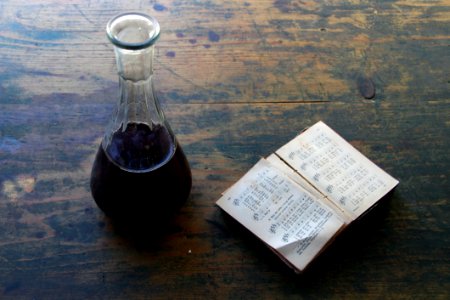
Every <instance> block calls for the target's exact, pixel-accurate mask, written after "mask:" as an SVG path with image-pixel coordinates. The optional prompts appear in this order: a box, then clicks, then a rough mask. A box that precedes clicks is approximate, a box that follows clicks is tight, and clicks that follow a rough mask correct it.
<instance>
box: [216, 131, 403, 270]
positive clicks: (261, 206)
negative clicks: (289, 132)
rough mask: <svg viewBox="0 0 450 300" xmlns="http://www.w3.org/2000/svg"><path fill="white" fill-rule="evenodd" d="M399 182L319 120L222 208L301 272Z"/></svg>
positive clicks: (257, 169)
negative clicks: (337, 236)
mask: <svg viewBox="0 0 450 300" xmlns="http://www.w3.org/2000/svg"><path fill="white" fill-rule="evenodd" d="M397 184H398V181H397V180H395V179H394V178H393V177H391V176H390V175H389V174H387V173H386V172H384V171H383V170H382V169H380V168H379V167H377V166H376V165H375V164H374V163H373V162H371V161H370V160H369V159H367V158H366V157H365V156H364V155H362V154H361V153H360V152H358V150H356V149H355V148H353V146H351V145H350V144H349V143H348V142H347V141H345V140H344V139H343V138H342V137H340V136H339V135H338V134H337V133H336V132H334V131H333V130H332V129H331V128H330V127H328V126H327V125H325V123H323V122H318V123H316V124H315V125H313V126H312V127H310V128H308V129H306V130H305V131H303V132H302V133H301V134H299V135H298V136H297V137H295V138H294V139H293V140H291V141H290V142H288V143H287V144H285V145H284V146H282V147H281V148H280V149H278V150H277V151H276V152H275V153H274V154H271V155H270V156H269V157H267V158H265V159H264V158H263V159H261V160H260V161H259V162H258V163H257V164H256V165H254V166H253V167H252V168H251V169H250V170H249V171H248V172H247V173H246V174H245V175H244V176H243V177H242V178H241V179H240V180H239V181H237V182H236V183H235V184H234V185H233V186H232V187H230V188H229V189H228V190H226V191H225V192H224V193H223V195H222V197H221V198H220V199H219V200H218V201H217V204H218V205H219V206H220V207H221V208H222V209H223V210H224V211H226V212H227V213H228V214H229V215H231V216H232V217H233V218H235V219H236V220H237V221H239V222H240V223H241V224H242V225H244V226H245V227H247V228H248V229H249V230H250V231H251V232H253V233H254V234H255V235H256V236H257V237H258V238H260V239H261V240H262V241H263V242H264V243H266V244H267V245H268V246H269V247H270V248H271V249H272V250H274V251H275V253H276V254H278V255H279V256H280V258H282V259H283V260H284V261H285V262H286V263H288V264H289V265H290V266H291V267H293V268H294V269H295V270H296V271H302V270H303V269H305V267H306V266H307V265H308V264H309V263H310V262H311V261H312V260H313V259H314V258H315V257H316V256H317V255H318V254H319V253H320V252H321V250H323V249H324V248H325V246H327V245H328V244H329V243H330V241H332V240H333V238H334V237H335V236H336V235H337V234H338V233H339V232H340V231H342V229H344V228H345V227H346V226H347V225H348V224H350V223H351V222H352V221H354V220H355V219H357V218H358V217H359V216H361V215H362V214H363V213H364V212H366V211H367V210H368V209H369V208H371V207H372V206H373V205H374V204H375V203H377V201H378V200H380V199H381V198H382V197H383V196H385V195H386V194H387V193H388V192H389V191H390V190H392V189H393V188H394V187H395V186H396V185H397Z"/></svg>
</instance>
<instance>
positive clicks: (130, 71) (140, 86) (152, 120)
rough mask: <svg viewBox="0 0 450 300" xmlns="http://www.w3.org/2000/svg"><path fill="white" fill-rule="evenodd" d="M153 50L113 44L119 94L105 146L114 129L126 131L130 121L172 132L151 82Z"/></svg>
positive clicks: (109, 141)
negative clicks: (128, 47) (159, 126)
mask: <svg viewBox="0 0 450 300" xmlns="http://www.w3.org/2000/svg"><path fill="white" fill-rule="evenodd" d="M153 52H154V46H150V47H148V48H145V49H139V50H128V49H121V48H118V47H115V54H116V63H117V68H118V74H119V88H120V97H119V101H118V103H117V106H116V109H115V111H114V113H113V118H112V119H111V121H110V125H109V128H108V129H107V132H106V135H105V138H104V141H103V147H104V148H107V146H108V145H109V144H110V143H111V139H112V136H113V134H114V132H117V131H119V130H121V131H125V130H126V128H127V127H128V126H129V125H130V124H134V125H137V124H145V125H147V126H148V127H149V129H150V130H152V129H153V127H154V126H155V125H161V126H164V127H166V128H167V130H168V131H169V132H170V133H171V130H170V128H169V125H168V124H167V122H166V120H165V116H164V113H163V111H162V110H161V108H160V104H159V101H158V98H157V96H156V92H155V89H154V86H153V80H152V78H153Z"/></svg>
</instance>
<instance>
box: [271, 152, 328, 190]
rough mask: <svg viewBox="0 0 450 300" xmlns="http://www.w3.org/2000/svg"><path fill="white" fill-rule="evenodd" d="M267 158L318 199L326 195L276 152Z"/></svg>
mask: <svg viewBox="0 0 450 300" xmlns="http://www.w3.org/2000/svg"><path fill="white" fill-rule="evenodd" d="M266 160H267V161H268V162H270V163H271V164H272V165H273V166H275V167H276V168H278V169H279V170H281V171H283V172H284V173H285V174H286V175H288V176H289V178H291V179H292V180H293V181H295V182H296V183H297V184H298V185H300V186H301V187H303V188H304V189H305V190H307V191H308V192H309V193H310V194H311V195H313V196H314V197H316V198H318V199H320V198H323V197H324V195H322V194H321V193H320V192H319V191H318V190H316V189H315V188H314V187H313V186H312V185H311V184H310V183H309V182H308V181H306V180H305V179H303V178H302V177H301V176H300V175H298V173H296V172H295V171H294V170H293V169H292V168H291V167H289V166H288V165H287V164H286V163H285V162H284V161H282V160H281V159H280V158H279V157H278V156H276V155H275V154H271V155H269V156H268V157H266Z"/></svg>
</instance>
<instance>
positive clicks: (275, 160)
mask: <svg viewBox="0 0 450 300" xmlns="http://www.w3.org/2000/svg"><path fill="white" fill-rule="evenodd" d="M266 160H267V161H268V162H270V163H271V164H272V165H273V166H275V167H276V168H278V169H279V170H281V171H283V172H284V173H285V174H286V175H288V176H289V178H291V179H292V180H293V181H295V183H297V184H298V185H300V186H301V187H303V188H304V189H305V190H307V191H308V192H309V193H310V194H311V195H313V196H314V197H315V198H316V199H322V201H324V202H325V203H329V204H330V205H331V206H332V208H333V209H334V210H335V211H336V212H338V213H339V216H340V217H341V219H342V220H344V221H345V223H346V224H350V222H351V221H352V219H353V217H352V216H349V215H347V213H346V211H345V210H343V209H342V208H341V207H340V206H337V205H336V204H334V203H333V202H332V201H329V200H327V199H324V198H325V195H323V194H322V193H320V192H319V191H318V190H317V189H316V188H314V187H313V186H312V185H311V184H310V183H309V182H308V181H307V180H305V179H304V178H303V177H301V176H300V175H299V174H298V173H297V172H296V171H294V169H292V168H291V167H290V166H289V165H287V164H286V163H285V162H284V161H283V160H281V159H280V158H279V157H278V156H277V155H276V154H271V155H269V156H268V157H267V158H266Z"/></svg>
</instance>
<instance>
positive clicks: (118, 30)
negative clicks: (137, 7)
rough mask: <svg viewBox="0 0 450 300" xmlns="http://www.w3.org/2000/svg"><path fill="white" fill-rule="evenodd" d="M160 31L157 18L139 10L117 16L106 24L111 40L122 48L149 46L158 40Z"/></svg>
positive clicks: (136, 48)
mask: <svg viewBox="0 0 450 300" xmlns="http://www.w3.org/2000/svg"><path fill="white" fill-rule="evenodd" d="M159 33H160V27H159V23H158V21H157V20H156V19H155V18H153V17H151V16H148V15H146V14H143V13H137V12H130V13H124V14H120V15H118V16H115V17H113V18H112V19H111V20H109V22H108V24H107V25H106V34H107V36H108V38H109V40H110V41H111V42H112V43H113V44H114V45H115V46H117V47H119V48H122V49H129V50H138V49H144V48H147V47H149V46H151V45H153V44H154V43H155V42H156V40H157V39H158V37H159Z"/></svg>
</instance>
